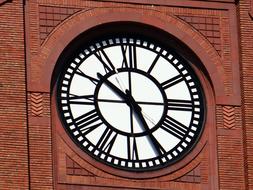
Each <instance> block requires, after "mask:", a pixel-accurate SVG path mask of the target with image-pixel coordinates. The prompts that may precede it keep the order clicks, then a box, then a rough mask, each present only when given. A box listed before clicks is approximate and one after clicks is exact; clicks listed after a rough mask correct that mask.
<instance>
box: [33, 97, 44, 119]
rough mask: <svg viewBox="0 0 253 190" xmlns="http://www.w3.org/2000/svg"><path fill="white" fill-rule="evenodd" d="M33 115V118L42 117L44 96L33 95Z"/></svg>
mask: <svg viewBox="0 0 253 190" xmlns="http://www.w3.org/2000/svg"><path fill="white" fill-rule="evenodd" d="M31 113H32V115H33V116H41V115H42V113H43V94H42V93H36V92H35V93H31Z"/></svg>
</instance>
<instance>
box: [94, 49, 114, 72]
mask: <svg viewBox="0 0 253 190" xmlns="http://www.w3.org/2000/svg"><path fill="white" fill-rule="evenodd" d="M94 55H95V56H96V57H97V59H98V60H99V61H100V62H101V63H102V64H103V66H104V69H105V72H106V73H108V72H111V71H114V70H115V67H114V65H113V64H112V62H111V60H110V59H109V57H108V56H107V54H106V53H105V52H104V50H103V49H101V50H98V51H97V52H95V53H94ZM102 55H103V56H102Z"/></svg>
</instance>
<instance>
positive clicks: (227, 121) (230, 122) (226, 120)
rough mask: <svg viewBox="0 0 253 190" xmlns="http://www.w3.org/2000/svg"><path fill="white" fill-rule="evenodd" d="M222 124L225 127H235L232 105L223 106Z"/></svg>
mask: <svg viewBox="0 0 253 190" xmlns="http://www.w3.org/2000/svg"><path fill="white" fill-rule="evenodd" d="M222 109H223V125H224V127H225V128H227V129H232V128H234V127H235V125H236V122H235V108H234V107H233V106H223V108H222Z"/></svg>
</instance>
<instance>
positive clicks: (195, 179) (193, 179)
mask: <svg viewBox="0 0 253 190" xmlns="http://www.w3.org/2000/svg"><path fill="white" fill-rule="evenodd" d="M176 181H177V182H184V183H201V175H200V165H198V166H197V167H195V168H194V169H193V170H192V171H190V172H188V173H187V174H185V175H184V176H182V177H180V178H178V179H176Z"/></svg>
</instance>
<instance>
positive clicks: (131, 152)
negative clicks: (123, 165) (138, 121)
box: [127, 137, 139, 160]
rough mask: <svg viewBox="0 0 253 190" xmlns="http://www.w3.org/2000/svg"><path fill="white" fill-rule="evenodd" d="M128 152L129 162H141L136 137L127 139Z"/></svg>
mask: <svg viewBox="0 0 253 190" xmlns="http://www.w3.org/2000/svg"><path fill="white" fill-rule="evenodd" d="M127 150H128V152H127V153H128V159H129V160H139V155H138V149H137V144H136V138H135V137H128V138H127Z"/></svg>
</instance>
